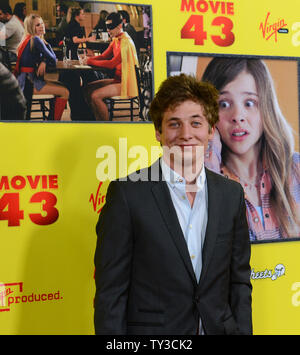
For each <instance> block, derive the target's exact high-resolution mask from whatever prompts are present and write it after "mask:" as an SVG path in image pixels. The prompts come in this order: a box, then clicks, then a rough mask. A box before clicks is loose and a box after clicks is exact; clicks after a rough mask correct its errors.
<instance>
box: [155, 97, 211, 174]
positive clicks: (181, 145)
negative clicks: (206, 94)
mask: <svg viewBox="0 0 300 355" xmlns="http://www.w3.org/2000/svg"><path fill="white" fill-rule="evenodd" d="M213 133H214V128H210V127H209V124H208V121H207V119H206V117H205V115H204V110H203V108H202V106H201V105H200V104H199V103H196V102H194V101H190V100H188V101H184V102H183V103H181V104H179V105H178V106H177V107H175V108H174V109H169V110H167V111H166V112H165V113H164V115H163V120H162V125H161V132H159V131H156V139H157V140H158V141H159V142H160V143H161V145H162V146H163V148H164V147H167V149H166V148H164V153H165V151H168V149H172V148H175V151H176V150H178V155H176V154H175V160H176V159H178V161H177V163H179V164H180V160H181V165H182V166H183V165H184V166H194V165H195V164H196V163H197V162H199V159H200V160H201V167H202V163H203V160H204V152H205V150H206V148H207V145H208V140H209V139H211V138H212V137H213ZM199 154H200V155H199ZM170 166H171V168H174V167H173V166H172V162H171V165H170ZM175 170H176V169H175Z"/></svg>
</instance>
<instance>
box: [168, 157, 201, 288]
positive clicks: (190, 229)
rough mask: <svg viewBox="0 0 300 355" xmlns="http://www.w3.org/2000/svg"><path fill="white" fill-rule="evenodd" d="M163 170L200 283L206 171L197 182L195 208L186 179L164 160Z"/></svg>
mask: <svg viewBox="0 0 300 355" xmlns="http://www.w3.org/2000/svg"><path fill="white" fill-rule="evenodd" d="M161 169H162V173H163V177H164V180H165V181H166V183H167V186H168V188H169V191H170V194H171V198H172V202H173V205H174V207H175V210H176V213H177V217H178V220H179V223H180V226H181V229H182V232H183V235H184V238H185V241H186V244H187V247H188V251H189V254H190V257H191V262H192V264H193V268H194V272H195V275H196V279H197V281H198V282H199V279H200V275H201V269H202V247H203V243H204V238H205V232H206V226H207V218H208V217H207V216H208V214H207V208H208V205H207V203H208V202H207V201H208V199H207V184H206V174H205V169H204V167H203V168H202V170H201V173H200V174H199V176H198V177H197V180H196V186H197V192H196V196H195V200H194V204H193V207H191V204H190V202H189V200H188V197H187V194H186V182H185V179H184V178H183V177H182V176H180V175H179V174H177V173H176V172H175V171H174V170H172V169H171V168H170V167H169V166H168V165H167V164H166V163H165V162H164V160H163V159H161Z"/></svg>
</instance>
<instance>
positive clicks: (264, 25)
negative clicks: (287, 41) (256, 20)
mask: <svg viewBox="0 0 300 355" xmlns="http://www.w3.org/2000/svg"><path fill="white" fill-rule="evenodd" d="M270 14H271V13H270V12H268V13H267V16H266V19H265V21H264V22H261V23H260V25H259V29H260V30H261V32H262V35H263V38H264V39H265V40H266V41H268V40H269V39H270V38H271V37H272V36H274V39H275V42H277V35H278V30H280V29H281V28H283V27H285V26H286V23H285V21H284V19H278V21H276V22H273V23H270V22H269V17H270Z"/></svg>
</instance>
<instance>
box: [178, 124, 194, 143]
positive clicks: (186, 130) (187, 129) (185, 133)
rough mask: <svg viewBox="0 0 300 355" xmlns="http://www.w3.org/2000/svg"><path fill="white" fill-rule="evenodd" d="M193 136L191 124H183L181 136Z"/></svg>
mask: <svg viewBox="0 0 300 355" xmlns="http://www.w3.org/2000/svg"><path fill="white" fill-rule="evenodd" d="M191 137H192V129H191V126H190V125H187V124H183V125H182V126H181V130H180V138H182V139H190V138H191Z"/></svg>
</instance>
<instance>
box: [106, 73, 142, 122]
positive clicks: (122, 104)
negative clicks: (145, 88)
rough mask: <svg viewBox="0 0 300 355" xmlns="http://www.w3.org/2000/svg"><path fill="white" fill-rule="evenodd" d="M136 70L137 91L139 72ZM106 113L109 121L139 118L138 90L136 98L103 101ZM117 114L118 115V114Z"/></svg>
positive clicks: (109, 98)
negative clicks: (106, 109)
mask: <svg viewBox="0 0 300 355" xmlns="http://www.w3.org/2000/svg"><path fill="white" fill-rule="evenodd" d="M135 69H136V77H137V84H138V89H139V82H140V78H139V72H138V71H137V67H135ZM104 101H105V103H106V105H107V108H108V112H109V120H110V121H112V120H113V119H114V118H122V117H123V118H124V117H130V121H133V118H134V117H140V118H142V117H141V116H140V89H139V95H138V96H112V97H108V98H106V99H104ZM118 112H119V113H118Z"/></svg>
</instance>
